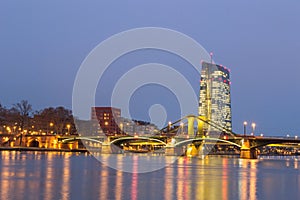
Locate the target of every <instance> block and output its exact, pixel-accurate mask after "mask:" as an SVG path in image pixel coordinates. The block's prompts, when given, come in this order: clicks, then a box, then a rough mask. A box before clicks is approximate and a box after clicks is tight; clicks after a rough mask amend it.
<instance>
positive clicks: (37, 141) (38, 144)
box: [27, 138, 42, 147]
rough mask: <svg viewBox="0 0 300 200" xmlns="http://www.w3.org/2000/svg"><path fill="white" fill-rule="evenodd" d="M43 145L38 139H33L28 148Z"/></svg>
mask: <svg viewBox="0 0 300 200" xmlns="http://www.w3.org/2000/svg"><path fill="white" fill-rule="evenodd" d="M41 144H42V143H41V140H39V139H38V138H32V139H30V140H28V142H27V146H28V147H40V146H41Z"/></svg>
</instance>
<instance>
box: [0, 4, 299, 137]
mask: <svg viewBox="0 0 300 200" xmlns="http://www.w3.org/2000/svg"><path fill="white" fill-rule="evenodd" d="M299 10H300V1H298V0H287V1H279V0H272V1H271V0H265V1H259V0H254V1H238V0H236V1H232V0H227V1H179V0H172V1H171V0H165V1H154V0H152V1H120V2H117V1H82V0H51V1H38V0H26V1H10V0H7V1H3V0H0V69H1V79H0V83H1V84H0V91H1V94H0V102H1V104H2V105H4V106H6V107H11V105H12V104H14V103H17V102H19V101H21V100H22V99H26V100H28V101H29V102H30V103H31V104H32V105H33V108H34V109H35V110H40V109H43V108H45V107H49V106H60V105H62V106H65V107H67V108H69V109H71V108H72V89H73V84H74V80H75V77H76V73H77V71H78V69H79V67H80V65H81V63H82V62H83V60H84V59H85V57H86V56H87V55H88V54H89V52H90V51H91V50H92V49H93V48H95V47H96V46H97V45H98V44H99V43H100V42H102V41H103V40H105V39H107V38H109V37H110V36H112V35H114V34H117V33H119V32H122V31H126V30H128V29H132V28H141V27H163V28H168V29H172V30H176V31H179V32H181V33H184V34H186V35H188V36H190V37H191V38H193V39H194V40H196V41H197V42H198V43H199V44H201V45H202V46H203V47H204V48H205V49H206V50H207V51H209V52H210V51H212V52H214V60H215V62H216V63H219V64H223V65H225V66H227V67H229V68H230V69H231V81H232V85H231V94H232V99H231V100H232V112H233V113H232V115H233V130H234V131H235V132H239V133H241V132H242V128H243V126H242V123H243V121H245V120H246V121H248V122H249V123H251V122H255V123H256V124H257V134H260V133H264V134H265V135H286V134H290V135H291V136H294V135H298V136H300V116H299V114H300V106H299V100H300V88H299V85H300V84H299V75H300V64H299V63H300V61H299V55H298V53H299V52H300V12H299ZM174 42H176V41H174ZM149 62H157V63H162V64H168V65H169V66H172V67H174V68H177V69H179V68H180V69H179V71H182V73H183V74H184V75H185V76H187V77H188V79H189V80H190V82H191V83H192V84H193V88H194V89H195V90H199V79H200V77H198V74H196V73H193V70H192V69H191V68H190V67H189V66H188V64H187V63H185V61H184V60H182V59H180V58H178V57H176V56H174V55H170V54H168V53H166V52H160V51H154V50H153V51H151V50H148V51H141V52H133V53H131V54H128V55H126V56H123V57H122V58H120V59H119V60H117V61H116V62H115V63H114V64H113V65H112V66H111V68H110V69H109V71H107V76H106V77H104V78H103V80H101V81H102V83H103V85H104V86H105V88H107V90H108V91H109V88H112V87H113V81H114V80H117V79H118V77H120V76H121V74H122V73H125V72H126V70H129V69H130V68H131V67H134V66H136V65H138V64H143V63H149ZM199 67H200V62H199ZM110 81H111V82H110ZM99 84H100V85H101V82H100V83H99ZM103 85H102V87H103ZM155 89H157V91H153V90H155ZM109 94H110V92H107V91H103V90H101V89H99V91H97V96H96V103H97V105H98V106H106V105H108V104H109V102H110V101H109V99H110V98H109V97H110V95H109ZM145 94H151V98H149V96H148V95H145ZM133 97H134V98H133V100H132V102H133V104H132V105H130V108H131V109H132V112H133V116H134V117H135V118H138V119H141V120H149V116H148V112H147V110H148V109H149V106H151V104H155V103H159V101H160V100H161V101H162V102H161V103H162V104H163V105H166V110H167V111H168V120H172V121H173V120H175V119H177V118H178V117H180V116H178V112H176V100H174V98H175V97H174V96H172V94H170V93H169V91H167V89H166V88H159V87H157V88H156V87H154V86H153V87H151V88H147V86H145V87H143V88H141V89H140V90H138V91H137V92H136V93H135V94H134V96H133ZM168 98H170V100H169V99H168ZM166 99H168V101H166ZM166 102H168V103H166ZM195 113H197V111H195ZM249 132H250V127H249Z"/></svg>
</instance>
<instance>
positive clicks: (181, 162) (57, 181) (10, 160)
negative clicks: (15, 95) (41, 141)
mask: <svg viewBox="0 0 300 200" xmlns="http://www.w3.org/2000/svg"><path fill="white" fill-rule="evenodd" d="M124 156H125V155H112V158H113V159H116V162H120V164H122V160H123V159H124ZM131 156H133V160H137V161H138V159H139V158H140V157H139V156H138V155H131ZM163 159H165V158H163ZM166 159H167V158H166ZM299 161H300V160H299ZM299 161H298V158H297V157H263V158H260V159H258V160H243V159H239V158H236V157H218V156H211V157H208V158H205V159H199V158H186V157H180V158H179V159H178V160H177V161H175V163H174V164H172V165H169V166H167V167H165V168H162V169H160V170H157V171H154V172H149V173H127V172H122V171H118V170H115V169H112V168H110V167H107V166H105V165H103V164H101V163H100V162H99V161H98V160H96V159H95V158H94V157H93V156H91V155H88V154H75V153H53V152H9V151H1V152H0V198H1V199H5V200H6V199H133V200H135V199H225V200H226V199H228V200H232V199H245V200H248V199H250V200H251V199H253V200H254V199H300V173H299V172H300V170H299V167H300V163H299ZM137 163H138V162H137Z"/></svg>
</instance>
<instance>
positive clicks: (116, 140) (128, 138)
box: [110, 136, 167, 146]
mask: <svg viewBox="0 0 300 200" xmlns="http://www.w3.org/2000/svg"><path fill="white" fill-rule="evenodd" d="M138 139H142V140H147V141H148V140H150V141H155V142H159V143H161V144H163V145H165V146H166V145H167V143H165V142H163V141H161V140H159V139H155V138H148V137H141V136H139V137H121V138H118V139H115V140H113V141H111V142H110V144H114V143H116V142H118V141H122V140H138Z"/></svg>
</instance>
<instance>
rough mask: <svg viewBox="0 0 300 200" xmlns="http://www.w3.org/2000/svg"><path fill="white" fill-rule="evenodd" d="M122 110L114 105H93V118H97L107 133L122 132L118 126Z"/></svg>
mask: <svg viewBox="0 0 300 200" xmlns="http://www.w3.org/2000/svg"><path fill="white" fill-rule="evenodd" d="M120 117H121V110H120V109H119V108H114V107H92V112H91V119H92V120H97V121H98V122H99V125H100V127H101V130H102V132H103V133H104V134H105V135H116V134H122V131H121V129H120V128H119V126H118V121H119V119H120Z"/></svg>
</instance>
